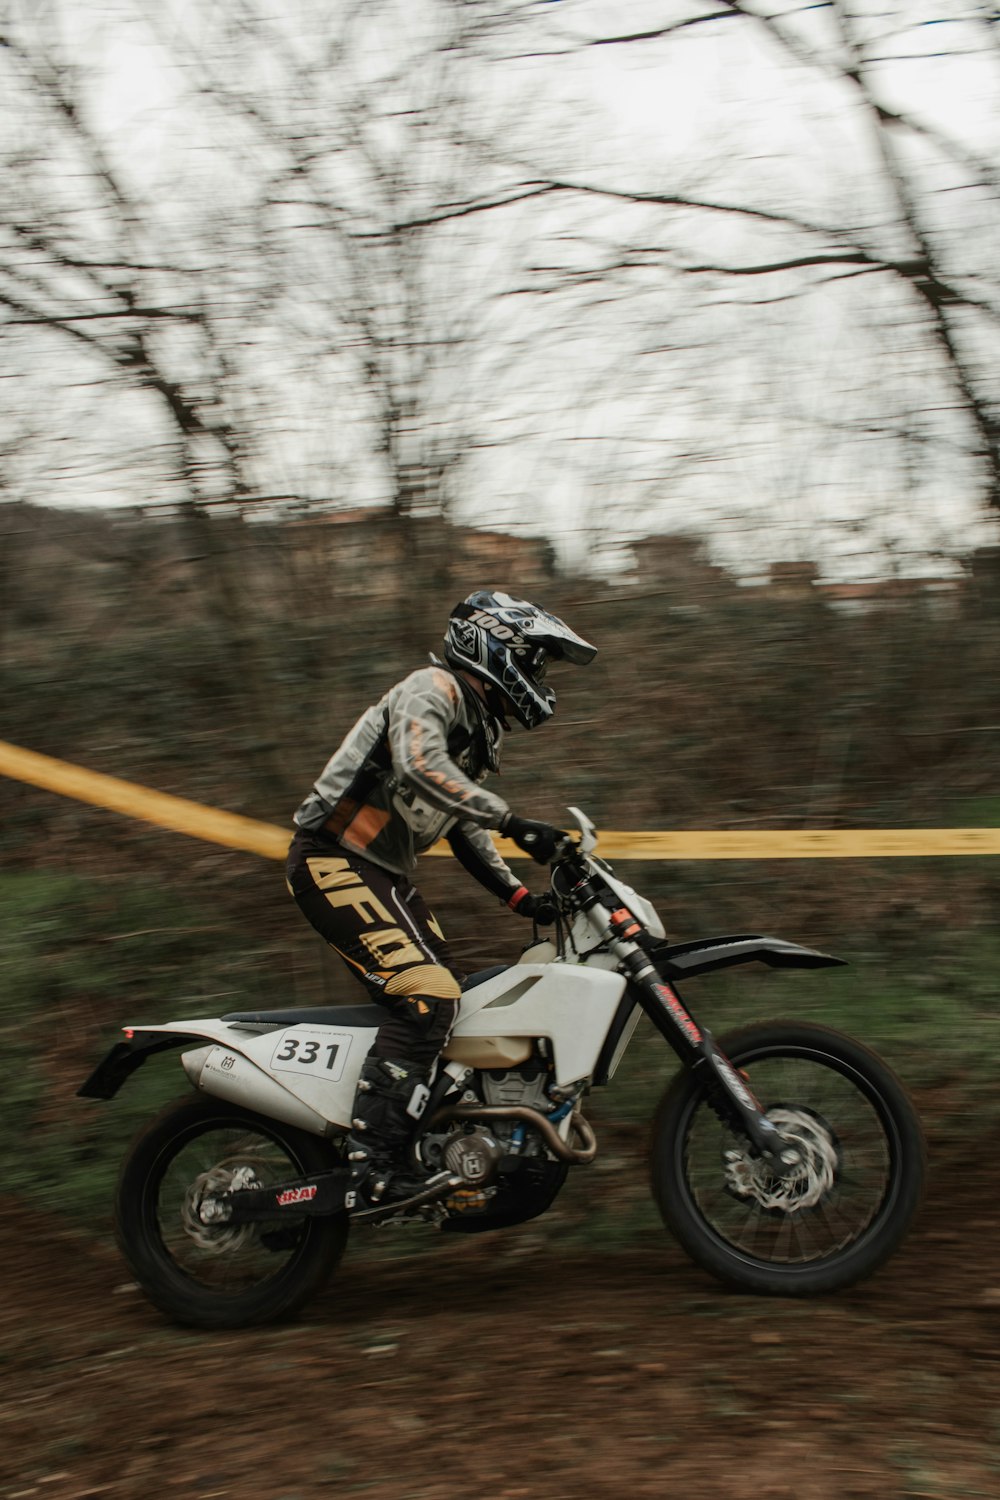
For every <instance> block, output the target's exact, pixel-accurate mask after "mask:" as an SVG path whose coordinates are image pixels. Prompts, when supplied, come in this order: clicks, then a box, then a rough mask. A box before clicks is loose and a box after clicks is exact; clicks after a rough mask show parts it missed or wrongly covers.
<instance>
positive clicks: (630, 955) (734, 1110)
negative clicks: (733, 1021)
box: [588, 903, 802, 1176]
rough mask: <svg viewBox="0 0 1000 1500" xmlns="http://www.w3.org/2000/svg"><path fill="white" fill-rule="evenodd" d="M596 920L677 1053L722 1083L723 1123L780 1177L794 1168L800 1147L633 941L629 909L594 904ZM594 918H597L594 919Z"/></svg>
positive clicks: (718, 1098) (719, 1107)
mask: <svg viewBox="0 0 1000 1500" xmlns="http://www.w3.org/2000/svg"><path fill="white" fill-rule="evenodd" d="M588 915H589V916H590V917H591V920H593V921H595V925H597V923H599V922H600V921H601V920H602V919H605V920H606V924H607V925H606V929H605V936H606V937H607V938H608V939H610V944H611V949H612V952H613V953H614V954H615V957H616V958H617V959H618V961H619V967H620V969H621V972H622V973H623V974H625V975H626V977H627V978H628V980H629V982H630V984H631V985H632V986H633V987H634V988H635V990H636V991H637V994H638V999H639V1003H640V1004H641V1006H642V1008H643V1010H644V1011H645V1012H646V1014H647V1016H649V1018H650V1020H651V1021H652V1023H653V1025H654V1026H655V1027H656V1029H657V1031H659V1032H660V1034H661V1036H663V1037H664V1038H665V1039H666V1041H667V1042H669V1044H670V1046H671V1047H672V1048H673V1049H674V1051H675V1052H676V1053H677V1055H678V1057H679V1058H680V1059H681V1061H682V1062H683V1063H684V1065H685V1067H687V1068H690V1069H692V1071H693V1070H695V1069H698V1068H709V1069H710V1070H711V1072H712V1074H713V1076H714V1079H715V1082H716V1084H717V1085H718V1087H717V1089H716V1090H714V1091H713V1094H714V1096H715V1098H714V1101H713V1107H714V1108H715V1109H716V1112H717V1113H718V1114H719V1116H720V1118H722V1119H723V1120H724V1122H725V1123H726V1124H727V1125H729V1126H731V1127H732V1128H734V1129H735V1130H738V1131H742V1132H743V1133H744V1134H745V1135H746V1136H747V1137H748V1138H749V1140H750V1141H751V1143H752V1145H753V1146H754V1147H755V1148H756V1149H757V1150H758V1151H759V1152H760V1153H761V1154H762V1155H764V1156H766V1157H768V1159H769V1161H770V1162H771V1164H772V1166H773V1169H774V1170H775V1171H776V1173H777V1174H778V1175H779V1176H784V1175H786V1174H788V1173H793V1172H794V1171H795V1170H796V1168H797V1167H798V1166H799V1164H800V1162H801V1159H802V1158H801V1152H800V1151H799V1149H798V1147H797V1146H796V1144H795V1143H794V1142H793V1141H790V1140H788V1139H787V1137H785V1136H783V1135H782V1134H781V1132H780V1131H779V1130H778V1128H777V1126H775V1125H773V1124H772V1123H771V1121H770V1120H769V1119H768V1117H767V1115H766V1114H765V1113H764V1110H763V1109H762V1108H761V1104H760V1101H759V1100H758V1099H756V1098H755V1097H754V1093H753V1090H752V1089H751V1088H750V1087H749V1085H748V1083H747V1082H746V1080H745V1078H743V1077H742V1076H741V1075H740V1073H738V1072H737V1070H736V1069H735V1068H734V1067H733V1065H732V1063H731V1062H730V1061H729V1059H728V1057H727V1056H726V1054H725V1053H724V1052H723V1051H722V1049H721V1047H719V1046H718V1045H717V1044H716V1042H715V1040H714V1038H713V1036H712V1033H711V1032H710V1031H708V1030H707V1029H706V1028H705V1027H703V1026H699V1025H698V1023H697V1022H696V1021H695V1020H694V1018H693V1016H691V1015H690V1014H689V1013H688V1011H687V1009H686V1007H685V1006H684V1005H683V1003H682V1002H681V998H680V996H679V995H678V993H677V991H676V990H675V989H674V987H673V985H672V984H670V983H668V981H667V980H665V979H664V978H663V976H662V975H661V974H660V973H659V972H658V971H657V969H656V968H655V967H654V965H653V964H652V963H651V961H650V959H649V956H648V954H647V953H646V952H645V951H644V950H643V949H642V948H640V947H639V945H638V943H636V942H634V941H633V937H634V936H635V935H637V934H638V932H639V931H640V928H639V926H638V923H637V922H636V921H635V918H634V917H633V916H632V914H631V912H629V911H627V910H622V911H615V912H612V911H607V910H606V909H605V908H602V907H601V906H600V903H596V904H595V905H594V906H592V907H591V908H590V910H589V911H588ZM595 919H596V920H595Z"/></svg>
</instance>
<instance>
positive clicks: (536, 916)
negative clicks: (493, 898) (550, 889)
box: [507, 885, 558, 927]
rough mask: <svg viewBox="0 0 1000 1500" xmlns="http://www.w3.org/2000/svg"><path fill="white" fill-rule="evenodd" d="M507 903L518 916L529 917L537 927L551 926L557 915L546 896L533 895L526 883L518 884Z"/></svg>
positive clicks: (552, 904)
mask: <svg viewBox="0 0 1000 1500" xmlns="http://www.w3.org/2000/svg"><path fill="white" fill-rule="evenodd" d="M507 905H508V906H509V907H510V909H511V911H516V912H517V914H518V916H519V917H531V918H532V919H533V920H534V922H535V923H536V924H537V925H538V926H539V927H551V925H552V923H553V922H554V921H555V919H556V916H557V915H558V913H557V911H556V907H555V903H554V902H553V901H551V900H550V899H549V897H548V896H533V895H532V894H531V892H530V891H529V890H528V887H527V886H526V885H521V886H518V888H517V890H516V891H515V892H514V894H513V896H511V898H510V900H509V901H508V902H507Z"/></svg>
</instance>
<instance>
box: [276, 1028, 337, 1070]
mask: <svg viewBox="0 0 1000 1500" xmlns="http://www.w3.org/2000/svg"><path fill="white" fill-rule="evenodd" d="M353 1041H354V1037H353V1036H352V1034H351V1033H350V1032H349V1031H310V1030H308V1029H307V1028H305V1027H301V1026H296V1027H294V1028H293V1029H292V1030H290V1031H283V1032H282V1033H281V1036H280V1038H279V1040H278V1042H277V1043H276V1045H275V1048H274V1051H273V1052H272V1053H271V1070H272V1072H275V1073H307V1074H309V1075H311V1076H312V1077H313V1078H322V1079H325V1080H326V1082H327V1083H338V1082H339V1080H340V1078H341V1076H342V1074H343V1071H344V1067H345V1065H346V1063H347V1057H348V1054H349V1052H350V1050H351V1043H352V1042H353Z"/></svg>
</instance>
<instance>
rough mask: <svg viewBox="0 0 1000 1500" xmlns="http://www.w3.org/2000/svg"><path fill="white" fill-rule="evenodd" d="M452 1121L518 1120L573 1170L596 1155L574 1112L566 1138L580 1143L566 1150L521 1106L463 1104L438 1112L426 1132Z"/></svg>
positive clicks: (541, 1118)
mask: <svg viewBox="0 0 1000 1500" xmlns="http://www.w3.org/2000/svg"><path fill="white" fill-rule="evenodd" d="M452 1120H522V1121H524V1123H525V1124H526V1125H530V1126H532V1128H533V1129H534V1130H537V1131H538V1133H539V1135H540V1136H541V1137H542V1140H543V1141H544V1142H545V1144H546V1146H548V1148H549V1150H550V1151H551V1152H552V1155H553V1156H557V1157H558V1158H559V1160H560V1161H568V1162H572V1163H573V1164H574V1165H575V1166H580V1167H582V1166H586V1165H587V1163H588V1162H591V1161H593V1160H594V1157H595V1156H596V1155H597V1137H596V1136H595V1135H594V1132H593V1131H592V1130H591V1128H590V1126H589V1125H588V1124H587V1122H586V1120H585V1119H584V1117H583V1115H582V1114H580V1113H579V1111H578V1110H574V1111H573V1113H572V1115H571V1116H570V1127H569V1128H570V1135H572V1136H575V1137H576V1138H577V1139H578V1140H579V1141H581V1142H582V1143H583V1144H582V1145H581V1146H579V1147H574V1146H570V1145H569V1144H568V1143H567V1142H566V1141H564V1140H563V1138H562V1136H561V1135H560V1134H559V1132H558V1131H557V1130H556V1128H555V1126H554V1125H553V1124H552V1123H551V1121H550V1120H548V1119H547V1118H546V1116H545V1115H543V1114H540V1113H539V1111H538V1110H537V1109H529V1108H528V1107H527V1106H526V1105H524V1104H497V1105H488V1104H482V1105H477V1104H470V1105H465V1104H463V1105H461V1106H457V1107H456V1108H454V1109H440V1110H438V1112H437V1114H435V1115H434V1117H433V1119H432V1120H431V1122H430V1125H429V1126H428V1129H430V1130H434V1129H439V1128H440V1127H441V1126H442V1125H447V1124H448V1123H449V1121H452Z"/></svg>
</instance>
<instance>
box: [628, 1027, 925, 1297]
mask: <svg viewBox="0 0 1000 1500" xmlns="http://www.w3.org/2000/svg"><path fill="white" fill-rule="evenodd" d="M719 1046H720V1047H721V1049H722V1051H723V1052H724V1053H725V1054H726V1056H727V1057H728V1058H729V1060H730V1062H731V1063H732V1064H733V1066H734V1067H736V1068H738V1069H739V1070H740V1072H741V1073H742V1074H743V1076H744V1077H745V1078H746V1079H747V1080H748V1082H749V1085H750V1088H751V1089H752V1091H753V1093H754V1094H755V1095H756V1097H757V1100H758V1101H759V1103H760V1105H761V1107H762V1108H763V1110H764V1112H765V1113H766V1114H767V1116H768V1117H769V1118H770V1119H771V1120H772V1121H773V1123H774V1124H775V1125H776V1126H777V1127H778V1129H779V1130H780V1131H781V1133H782V1135H784V1136H785V1137H787V1138H790V1139H792V1140H794V1142H795V1144H796V1147H797V1149H798V1153H799V1156H800V1167H799V1170H798V1172H797V1173H796V1175H794V1176H791V1177H789V1176H780V1175H778V1174H777V1173H775V1172H773V1171H771V1170H770V1169H769V1167H768V1163H767V1160H766V1159H765V1158H763V1157H761V1156H760V1155H759V1153H756V1152H755V1151H754V1149H753V1147H752V1145H751V1143H750V1141H749V1140H748V1139H747V1137H746V1136H745V1135H743V1134H742V1133H737V1132H736V1131H735V1130H734V1129H733V1127H732V1126H730V1125H728V1124H724V1123H723V1121H722V1119H721V1118H720V1116H719V1114H717V1113H716V1111H715V1109H714V1108H713V1093H712V1091H713V1080H712V1078H711V1077H709V1076H707V1074H706V1072H704V1071H699V1072H698V1073H690V1072H687V1071H685V1072H683V1073H681V1074H679V1075H678V1076H677V1077H676V1078H675V1079H674V1080H673V1082H672V1083H671V1084H670V1085H669V1087H668V1088H667V1090H666V1092H665V1094H664V1096H663V1099H662V1101H661V1103H660V1107H659V1109H658V1111H657V1114H656V1119H655V1122H654V1127H653V1149H652V1187H653V1196H654V1197H655V1199H656V1203H657V1206H658V1208H659V1210H660V1214H661V1217H662V1218H663V1221H664V1223H665V1225H666V1226H667V1228H668V1229H669V1230H670V1232H671V1233H672V1234H673V1235H674V1236H675V1237H676V1238H677V1240H678V1241H679V1243H680V1244H681V1245H682V1246H683V1248H684V1249H685V1250H686V1251H687V1253H688V1254H689V1255H690V1256H691V1258H692V1259H693V1260H694V1261H696V1262H697V1263H698V1264H699V1265H700V1266H703V1267H704V1268H705V1270H707V1271H710V1272H711V1273H712V1274H713V1275H714V1276H717V1277H718V1278H719V1279H720V1280H721V1281H724V1282H727V1283H728V1284H729V1285H731V1286H736V1287H738V1288H740V1289H741V1290H743V1291H749V1292H764V1293H771V1294H774V1295H780V1296H786V1297H787V1296H798V1297H808V1296H817V1295H822V1294H824V1293H827V1292H833V1291H839V1290H840V1289H841V1288H842V1287H846V1286H851V1285H852V1284H853V1283H854V1282H857V1281H860V1280H862V1279H863V1278H864V1277H865V1276H869V1275H871V1273H872V1272H873V1271H875V1270H876V1269H877V1268H878V1267H879V1266H880V1265H882V1264H883V1262H885V1261H886V1260H888V1258H889V1256H890V1255H892V1253H893V1251H894V1250H895V1249H896V1248H897V1246H898V1245H899V1243H900V1241H901V1240H902V1238H903V1236H904V1234H905V1233H906V1231H907V1229H908V1228H909V1225H910V1222H911V1220H912V1218H913V1215H914V1213H915V1212H916V1209H917V1205H918V1203H919V1201H920V1195H921V1191H922V1187H923V1172H924V1143H923V1135H922V1132H921V1129H920V1122H919V1120H918V1119H917V1115H916V1112H915V1110H914V1108H913V1105H912V1104H911V1103H910V1100H909V1098H908V1096H907V1094H906V1091H905V1089H904V1088H903V1086H902V1084H901V1083H900V1081H899V1079H898V1078H897V1077H896V1075H895V1074H894V1073H893V1072H892V1070H891V1069H890V1068H888V1067H887V1066H886V1064H885V1063H884V1062H882V1060H881V1059H880V1058H878V1057H876V1055H875V1054H874V1053H873V1052H871V1051H870V1050H869V1049H868V1048H867V1047H864V1046H862V1045H861V1043H860V1042H856V1041H854V1040H852V1039H851V1038H850V1037H846V1036H843V1035H841V1034H840V1033H839V1032H836V1031H831V1030H830V1029H829V1028H828V1027H826V1026H816V1025H811V1024H809V1023H805V1022H797V1021H770V1022H765V1023H762V1024H758V1025H754V1026H747V1027H744V1028H742V1029H741V1030H739V1031H733V1032H730V1033H729V1035H728V1036H725V1037H722V1038H720V1039H719Z"/></svg>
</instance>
